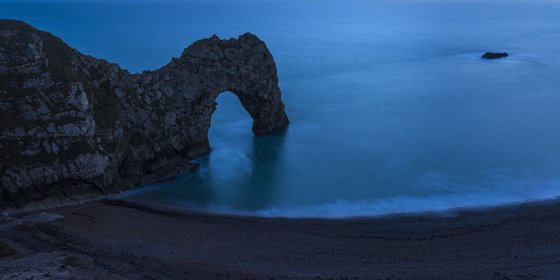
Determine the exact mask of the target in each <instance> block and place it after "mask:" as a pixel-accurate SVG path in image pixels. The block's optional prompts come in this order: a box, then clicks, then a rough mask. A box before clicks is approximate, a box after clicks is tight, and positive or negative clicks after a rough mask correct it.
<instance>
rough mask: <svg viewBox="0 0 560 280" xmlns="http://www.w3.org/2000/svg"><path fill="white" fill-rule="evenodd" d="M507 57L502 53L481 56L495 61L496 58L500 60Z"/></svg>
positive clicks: (488, 53)
mask: <svg viewBox="0 0 560 280" xmlns="http://www.w3.org/2000/svg"><path fill="white" fill-rule="evenodd" d="M507 56H508V53H507V52H503V53H494V52H487V53H485V54H483V55H482V58H486V59H496V58H502V57H507Z"/></svg>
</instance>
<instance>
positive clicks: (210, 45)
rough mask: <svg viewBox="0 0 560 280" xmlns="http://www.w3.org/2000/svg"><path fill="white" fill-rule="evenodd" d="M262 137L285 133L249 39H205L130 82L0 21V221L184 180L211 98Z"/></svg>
mask: <svg viewBox="0 0 560 280" xmlns="http://www.w3.org/2000/svg"><path fill="white" fill-rule="evenodd" d="M223 91H231V92H233V93H235V94H236V95H237V96H238V97H239V99H240V101H241V103H242V104H243V107H244V108H245V109H246V110H247V111H248V112H249V114H250V115H251V117H252V118H253V132H254V133H255V134H256V135H265V134H269V133H272V132H274V131H277V130H279V129H281V128H283V127H284V126H286V125H287V123H288V119H287V117H286V114H285V112H284V105H283V103H282V101H281V92H280V89H279V87H278V77H277V73H276V65H275V63H274V59H273V57H272V55H271V54H270V52H269V51H268V49H267V47H266V45H265V44H264V42H263V41H261V40H260V39H259V38H257V37H256V36H254V35H252V34H249V33H247V34H244V35H242V36H240V37H239V38H237V39H229V40H220V39H219V38H218V37H216V36H213V37H211V38H209V39H203V40H200V41H197V42H195V43H194V44H192V45H191V46H189V47H188V48H186V49H185V50H184V52H183V54H182V55H181V57H180V58H178V59H177V58H174V59H172V61H171V62H170V63H169V64H167V65H165V66H163V67H162V68H160V69H158V70H155V71H146V72H143V73H141V74H130V73H129V72H127V71H126V70H123V69H121V68H120V67H119V66H118V65H116V64H112V63H109V62H107V61H105V60H100V59H96V58H93V57H90V56H87V55H84V54H81V53H79V52H78V51H76V50H74V49H72V48H71V47H69V46H68V45H66V44H65V43H64V42H63V41H62V40H61V39H59V38H57V37H55V36H53V35H52V34H50V33H47V32H43V31H39V30H37V29H35V28H33V27H32V26H30V25H28V24H25V23H23V22H20V21H13V20H0V209H6V208H11V207H22V206H24V205H26V204H28V203H30V202H37V201H42V202H46V203H48V202H58V201H61V200H68V199H76V198H85V197H88V196H96V195H99V194H104V193H110V192H113V191H117V190H120V189H122V188H125V187H129V186H132V185H137V184H142V183H146V182H149V181H154V180H158V179H162V178H164V177H167V176H172V175H175V174H177V172H178V171H179V170H185V169H189V168H192V167H193V165H192V164H189V163H188V160H190V159H193V158H196V157H199V156H201V155H204V154H207V153H208V152H209V151H210V147H209V144H208V129H209V128H210V119H211V115H212V113H213V112H214V110H215V108H216V103H215V99H216V97H217V96H218V94H219V93H221V92H223Z"/></svg>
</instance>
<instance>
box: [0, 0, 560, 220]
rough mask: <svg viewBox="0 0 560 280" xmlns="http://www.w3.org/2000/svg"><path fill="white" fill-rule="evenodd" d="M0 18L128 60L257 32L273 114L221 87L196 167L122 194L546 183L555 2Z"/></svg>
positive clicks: (480, 189) (226, 199)
mask: <svg viewBox="0 0 560 280" xmlns="http://www.w3.org/2000/svg"><path fill="white" fill-rule="evenodd" d="M0 18H11V19H20V20H24V21H26V22H28V23H30V24H32V25H34V26H36V27H37V28H39V29H42V30H46V31H49V32H51V33H53V34H55V35H57V36H59V37H61V38H62V39H63V40H65V41H66V42H67V43H68V44H70V45H71V46H72V47H74V48H76V49H78V50H79V51H80V52H82V53H85V54H88V55H92V56H95V57H99V58H103V59H106V60H109V61H111V62H116V63H118V64H119V65H120V66H121V67H123V68H125V69H128V70H129V71H131V72H141V71H143V70H151V69H157V68H159V67H161V66H163V65H165V64H166V63H168V62H169V61H170V60H171V58H172V57H178V56H180V54H181V52H182V51H183V49H184V48H186V47H187V46H188V45H190V44H191V43H192V42H194V41H196V40H198V39H201V38H206V37H210V36H212V35H213V34H216V35H218V36H219V37H220V38H231V37H237V36H239V35H240V34H243V33H245V32H251V33H254V34H256V35H257V36H259V37H260V38H261V39H262V40H264V41H265V42H266V44H267V46H268V48H269V50H270V51H271V53H272V54H273V56H274V58H275V61H276V64H277V67H278V76H279V80H280V88H281V90H282V94H283V96H282V98H283V100H284V102H285V105H286V112H287V114H288V117H289V119H290V125H289V127H288V128H287V129H286V130H285V131H283V132H281V133H277V134H274V135H270V136H265V137H255V136H254V135H253V134H252V131H251V124H252V120H251V118H250V116H249V114H248V113H247V112H246V111H244V109H243V107H242V106H241V104H240V102H239V100H237V98H236V96H235V95H233V94H232V93H229V92H224V93H223V94H221V95H220V96H219V97H218V100H217V103H218V107H217V110H216V112H215V113H214V115H213V116H212V126H211V128H210V135H209V139H210V145H211V147H212V152H211V153H210V155H208V156H206V157H203V158H200V159H197V160H196V161H197V162H198V163H200V168H199V170H197V171H194V172H190V173H186V174H183V175H180V176H178V177H176V178H173V179H170V180H167V181H164V182H159V183H156V184H151V185H148V186H143V187H141V188H137V189H135V190H133V191H130V192H127V193H125V194H121V195H120V196H121V197H125V198H127V199H132V200H136V201H142V202H150V203H156V204H162V205H166V206H169V207H174V208H181V209H188V210H196V211H205V212H213V213H226V214H234V215H250V216H264V217H297V218H299V217H319V218H346V217H365V216H379V215H390V214H402V213H407V214H410V213H419V212H434V213H447V214H449V213H451V214H452V213H454V209H461V208H480V207H492V206H499V205H509V204H515V203H520V202H528V201H536V200H549V199H554V198H556V197H557V196H559V195H560V1H545V0H534V1H529V0H527V1H522V0H517V1H507V0H488V1H481V0H474V1H473V0H208V1H202V0H184V1H180V0H176V1H165V0H164V1H155V0H143V1H130V0H120V1H108V0H87V1H78V0H75V1H71V0H64V1H61V0H53V1H47V0H41V1H37V0H36V1H29V0H18V1H14V0H8V1H6V0H3V1H1V0H0ZM487 51H494V52H508V53H509V54H510V55H509V57H507V58H503V59H496V60H485V59H481V55H482V54H484V53H485V52H487Z"/></svg>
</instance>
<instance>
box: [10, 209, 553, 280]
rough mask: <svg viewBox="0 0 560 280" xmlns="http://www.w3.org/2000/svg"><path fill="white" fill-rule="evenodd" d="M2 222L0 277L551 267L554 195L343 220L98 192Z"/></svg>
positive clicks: (531, 272)
mask: <svg viewBox="0 0 560 280" xmlns="http://www.w3.org/2000/svg"><path fill="white" fill-rule="evenodd" d="M6 219H7V218H6V217H4V222H3V223H2V224H0V242H2V243H5V244H6V245H7V246H9V248H13V249H14V250H16V251H17V252H18V255H17V256H16V257H14V256H5V257H2V258H0V276H2V277H4V278H7V279H10V277H13V276H14V275H21V274H22V273H27V274H26V275H29V273H31V274H32V275H35V276H41V275H43V274H45V273H47V274H48V275H56V277H54V276H53V278H48V277H44V276H43V278H46V279H72V277H77V276H79V275H80V273H83V272H84V271H88V273H89V274H88V275H90V276H91V277H92V278H91V279H99V278H112V279H130V278H138V275H141V277H143V278H147V279H150V278H152V279H450V278H451V279H554V278H555V277H556V276H558V275H560V265H559V263H560V234H559V233H560V201H559V200H557V199H556V200H554V201H545V202H542V201H541V202H532V203H525V204H521V205H513V206H501V207H495V208H492V209H476V210H474V209H471V210H462V211H458V212H457V215H453V216H448V217H442V216H436V215H430V214H424V215H391V216H383V217H370V218H364V217H362V218H350V219H348V218H346V219H320V218H319V219H318V218H299V219H293V218H262V217H245V216H235V215H219V214H211V213H200V212H194V211H179V210H177V209H173V208H165V207H161V206H154V205H150V204H141V203H135V202H130V201H126V200H101V201H95V202H86V203H82V204H79V205H73V206H66V207H60V208H54V209H50V210H43V211H37V212H34V213H28V214H20V215H16V216H15V217H13V218H12V220H11V224H6V223H7V222H8V221H6ZM18 221H19V222H18ZM1 225H5V226H1ZM53 269H54V270H55V271H52V270H53ZM33 273H34V274H33ZM65 277H68V278H65ZM78 278H79V279H81V278H80V277H78ZM85 279H90V278H85Z"/></svg>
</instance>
